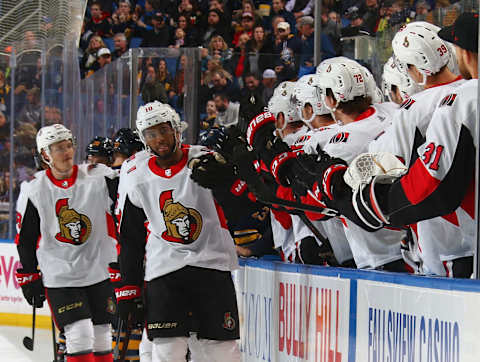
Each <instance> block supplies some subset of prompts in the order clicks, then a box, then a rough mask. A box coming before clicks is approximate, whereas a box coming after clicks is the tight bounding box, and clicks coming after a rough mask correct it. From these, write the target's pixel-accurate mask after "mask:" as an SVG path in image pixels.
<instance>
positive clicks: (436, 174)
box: [381, 79, 478, 256]
mask: <svg viewBox="0 0 480 362" xmlns="http://www.w3.org/2000/svg"><path fill="white" fill-rule="evenodd" d="M477 87H478V80H477V79H472V80H469V81H467V82H465V83H464V84H462V85H461V86H460V87H457V88H456V89H455V90H454V92H453V93H451V94H448V95H446V96H445V97H444V98H443V99H441V100H439V102H438V103H437V109H436V110H435V112H434V114H433V116H432V119H431V121H430V124H429V125H428V128H427V131H426V134H425V142H424V143H423V144H422V145H421V146H420V147H418V149H417V150H416V155H417V156H418V157H417V158H416V160H415V162H414V163H413V164H412V165H411V166H410V168H409V170H408V173H407V174H405V175H404V176H403V177H401V178H400V179H399V180H397V181H396V182H395V183H393V184H392V185H391V187H390V189H389V191H388V195H387V196H386V197H387V198H388V203H386V204H385V205H381V207H383V208H382V210H383V211H384V212H386V214H387V215H389V219H390V223H392V224H393V225H404V224H411V223H413V222H416V221H421V220H426V219H430V218H432V217H435V216H439V215H448V214H450V213H452V212H453V211H455V213H454V217H455V219H454V220H452V221H454V223H455V224H456V225H458V226H459V228H460V231H461V237H460V236H457V240H462V245H465V244H466V243H467V244H468V242H470V245H471V248H472V249H471V250H473V247H474V246H473V240H474V237H473V235H475V234H474V233H475V223H474V209H475V186H474V185H475V183H474V182H475V181H474V177H473V175H474V172H475V166H474V165H475V156H476V147H477V144H478V140H477V139H476V134H475V126H476V111H477ZM445 242H446V243H448V241H445ZM449 248H451V245H448V244H444V245H443V246H442V247H441V249H443V250H444V251H445V250H451V249H449ZM439 250H440V249H439ZM439 253H440V251H439ZM444 256H448V255H444Z"/></svg>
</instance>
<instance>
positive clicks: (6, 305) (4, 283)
mask: <svg viewBox="0 0 480 362" xmlns="http://www.w3.org/2000/svg"><path fill="white" fill-rule="evenodd" d="M20 265H21V264H20V261H19V260H18V253H17V247H16V245H15V244H13V243H0V313H15V314H30V313H32V307H31V306H30V305H29V304H28V303H27V302H26V301H25V299H24V298H23V294H22V289H21V288H20V286H19V285H18V283H17V280H16V279H15V271H16V270H17V268H20ZM36 313H37V314H41V315H50V310H49V309H48V306H47V303H44V306H43V308H39V309H37V312H36ZM0 324H1V321H0Z"/></svg>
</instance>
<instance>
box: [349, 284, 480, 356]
mask: <svg viewBox="0 0 480 362" xmlns="http://www.w3.org/2000/svg"><path fill="white" fill-rule="evenodd" d="M479 305H480V296H479V295H478V293H470V292H463V291H455V290H442V289H430V288H419V287H414V286H413V287H412V286H404V285H396V284H389V283H382V282H375V281H367V280H359V281H358V299H357V343H356V346H357V348H356V361H365V362H373V361H375V362H396V361H398V362H474V361H477V362H478V361H479V360H480V357H479V356H480V343H479V342H478V331H479V326H480V314H479V313H478V306H479Z"/></svg>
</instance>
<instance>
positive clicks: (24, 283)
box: [15, 269, 45, 308]
mask: <svg viewBox="0 0 480 362" xmlns="http://www.w3.org/2000/svg"><path fill="white" fill-rule="evenodd" d="M15 278H16V279H17V283H18V285H20V287H21V288H22V293H23V296H24V297H25V299H26V300H27V302H28V304H30V305H32V306H33V305H34V306H35V307H37V308H41V307H43V302H44V301H45V287H44V286H43V282H42V274H41V273H40V272H39V271H38V270H37V271H31V272H27V271H25V270H23V269H17V272H16V273H15Z"/></svg>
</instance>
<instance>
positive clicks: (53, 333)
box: [51, 318, 58, 362]
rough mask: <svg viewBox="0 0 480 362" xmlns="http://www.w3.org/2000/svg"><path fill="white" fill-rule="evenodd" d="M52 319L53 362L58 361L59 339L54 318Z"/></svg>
mask: <svg viewBox="0 0 480 362" xmlns="http://www.w3.org/2000/svg"><path fill="white" fill-rule="evenodd" d="M51 319H52V342H53V362H57V361H58V355H57V337H56V336H55V333H56V330H55V323H53V318H51Z"/></svg>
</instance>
